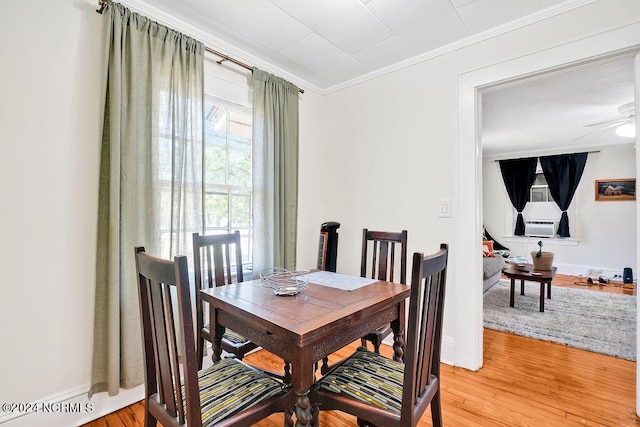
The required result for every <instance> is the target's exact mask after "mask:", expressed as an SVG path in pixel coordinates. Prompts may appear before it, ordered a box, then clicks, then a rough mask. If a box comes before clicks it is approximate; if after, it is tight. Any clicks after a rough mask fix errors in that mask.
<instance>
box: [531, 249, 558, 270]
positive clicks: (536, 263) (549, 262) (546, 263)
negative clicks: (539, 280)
mask: <svg viewBox="0 0 640 427" xmlns="http://www.w3.org/2000/svg"><path fill="white" fill-rule="evenodd" d="M537 254H538V251H531V260H532V261H533V269H534V270H551V267H552V266H553V252H542V253H541V254H540V257H539V258H538V257H537V256H536V255H537Z"/></svg>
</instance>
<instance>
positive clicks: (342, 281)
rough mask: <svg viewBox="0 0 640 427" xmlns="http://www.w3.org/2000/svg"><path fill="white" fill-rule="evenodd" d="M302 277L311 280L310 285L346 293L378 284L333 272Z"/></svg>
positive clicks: (318, 272) (373, 280)
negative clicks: (313, 284)
mask: <svg viewBox="0 0 640 427" xmlns="http://www.w3.org/2000/svg"><path fill="white" fill-rule="evenodd" d="M300 277H304V278H307V279H309V283H315V284H316V285H321V286H328V287H330V288H337V289H342V290H345V291H352V290H354V289H358V288H361V287H363V286H367V285H370V284H372V283H375V282H377V280H375V279H367V278H366V277H356V276H349V275H346V274H340V273H333V272H331V271H316V272H314V273H309V274H305V275H304V276H300Z"/></svg>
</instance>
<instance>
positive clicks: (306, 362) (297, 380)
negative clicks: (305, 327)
mask: <svg viewBox="0 0 640 427" xmlns="http://www.w3.org/2000/svg"><path fill="white" fill-rule="evenodd" d="M311 360H313V357H312V355H311V349H310V348H296V351H295V352H294V354H293V357H292V360H291V382H292V385H293V391H294V395H293V398H294V402H293V403H294V404H295V407H294V411H295V413H296V423H295V425H296V427H303V426H304V427H310V426H313V422H314V417H313V412H314V408H313V406H314V405H312V404H311V401H310V399H309V393H310V389H311V387H312V385H313V381H314V377H315V369H314V367H315V364H314V363H313V362H312V361H311ZM316 419H317V417H316Z"/></svg>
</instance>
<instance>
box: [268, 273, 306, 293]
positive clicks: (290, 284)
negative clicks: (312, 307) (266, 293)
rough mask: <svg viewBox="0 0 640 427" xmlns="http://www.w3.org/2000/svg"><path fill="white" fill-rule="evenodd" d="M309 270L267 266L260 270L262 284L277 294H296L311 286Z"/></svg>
mask: <svg viewBox="0 0 640 427" xmlns="http://www.w3.org/2000/svg"><path fill="white" fill-rule="evenodd" d="M307 273H309V270H303V271H289V270H286V269H284V268H265V269H264V270H262V271H261V272H260V279H261V283H262V286H266V287H267V288H271V289H273V292H274V293H275V294H276V295H296V294H298V293H299V292H302V291H304V290H305V289H307V288H308V287H309V278H308V277H303V276H304V275H305V274H307Z"/></svg>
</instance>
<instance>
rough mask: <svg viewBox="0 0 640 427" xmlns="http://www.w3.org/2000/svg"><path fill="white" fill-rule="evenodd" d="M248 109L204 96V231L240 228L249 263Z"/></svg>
mask: <svg viewBox="0 0 640 427" xmlns="http://www.w3.org/2000/svg"><path fill="white" fill-rule="evenodd" d="M251 121H252V117H251V109H249V108H247V107H242V106H239V105H234V104H230V103H228V102H226V101H223V100H221V99H218V98H214V97H211V96H207V97H205V149H204V164H203V167H204V232H205V234H218V233H230V232H233V231H235V230H239V231H240V235H241V237H242V261H243V264H245V265H247V266H249V265H250V264H251V261H252V260H251V252H252V251H251V247H252V239H251V236H252V233H251V190H252V174H251V146H252V144H251Z"/></svg>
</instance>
